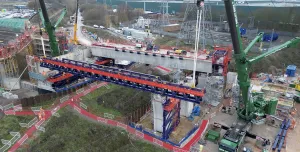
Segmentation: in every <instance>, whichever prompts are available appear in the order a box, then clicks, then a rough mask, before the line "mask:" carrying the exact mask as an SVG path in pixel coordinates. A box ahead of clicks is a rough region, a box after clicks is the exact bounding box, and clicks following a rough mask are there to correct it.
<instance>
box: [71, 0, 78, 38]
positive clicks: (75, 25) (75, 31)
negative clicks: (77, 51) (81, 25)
mask: <svg viewBox="0 0 300 152" xmlns="http://www.w3.org/2000/svg"><path fill="white" fill-rule="evenodd" d="M78 7H79V3H78V0H77V1H76V13H75V22H74V33H73V40H71V41H72V42H73V43H74V44H78V38H77V23H78V11H79V10H78Z"/></svg>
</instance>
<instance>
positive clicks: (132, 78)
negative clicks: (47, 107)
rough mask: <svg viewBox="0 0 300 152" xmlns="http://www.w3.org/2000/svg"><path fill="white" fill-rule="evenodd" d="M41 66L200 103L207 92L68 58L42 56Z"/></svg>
mask: <svg viewBox="0 0 300 152" xmlns="http://www.w3.org/2000/svg"><path fill="white" fill-rule="evenodd" d="M40 66H41V67H45V68H49V69H51V70H58V71H60V72H68V73H72V74H74V75H77V74H78V75H80V76H82V77H88V78H91V79H93V80H98V81H106V82H110V83H115V84H118V85H122V86H126V87H132V88H136V89H140V90H144V91H148V92H152V93H156V94H161V95H163V96H169V97H173V98H177V99H181V100H185V101H190V102H194V103H200V101H202V97H203V96H204V93H205V90H201V89H197V88H190V87H186V86H182V85H178V84H173V83H169V82H166V81H162V80H160V79H159V78H158V77H157V76H153V75H147V74H142V73H138V72H132V71H128V70H124V69H118V68H112V67H105V66H101V65H94V64H88V63H84V62H79V61H74V60H68V59H63V60H62V61H60V60H53V59H49V58H41V59H40Z"/></svg>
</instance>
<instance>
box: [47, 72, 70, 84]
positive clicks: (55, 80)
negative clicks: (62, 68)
mask: <svg viewBox="0 0 300 152" xmlns="http://www.w3.org/2000/svg"><path fill="white" fill-rule="evenodd" d="M72 76H73V74H70V73H65V74H63V75H61V76H60V77H57V78H49V79H47V81H49V82H52V83H55V82H58V81H62V80H65V79H68V78H71V77H72Z"/></svg>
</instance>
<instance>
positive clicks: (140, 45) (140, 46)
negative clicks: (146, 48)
mask: <svg viewBox="0 0 300 152" xmlns="http://www.w3.org/2000/svg"><path fill="white" fill-rule="evenodd" d="M135 47H136V48H139V49H141V48H142V47H143V45H142V44H136V45H135Z"/></svg>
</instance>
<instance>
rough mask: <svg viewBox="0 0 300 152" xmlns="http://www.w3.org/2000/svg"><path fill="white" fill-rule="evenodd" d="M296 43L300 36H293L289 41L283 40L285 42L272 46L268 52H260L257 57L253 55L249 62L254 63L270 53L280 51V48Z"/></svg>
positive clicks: (299, 41)
mask: <svg viewBox="0 0 300 152" xmlns="http://www.w3.org/2000/svg"><path fill="white" fill-rule="evenodd" d="M298 43H300V37H296V38H293V39H292V40H290V41H287V42H285V43H283V44H281V45H279V46H276V47H274V48H273V49H271V50H269V51H268V52H266V53H264V54H261V55H259V56H257V57H254V58H252V59H250V60H249V63H250V64H253V63H256V62H258V61H260V60H261V59H263V58H265V57H267V56H269V55H271V54H274V53H276V52H278V51H281V50H282V49H285V48H290V47H295V46H296V45H297V44H298Z"/></svg>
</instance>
